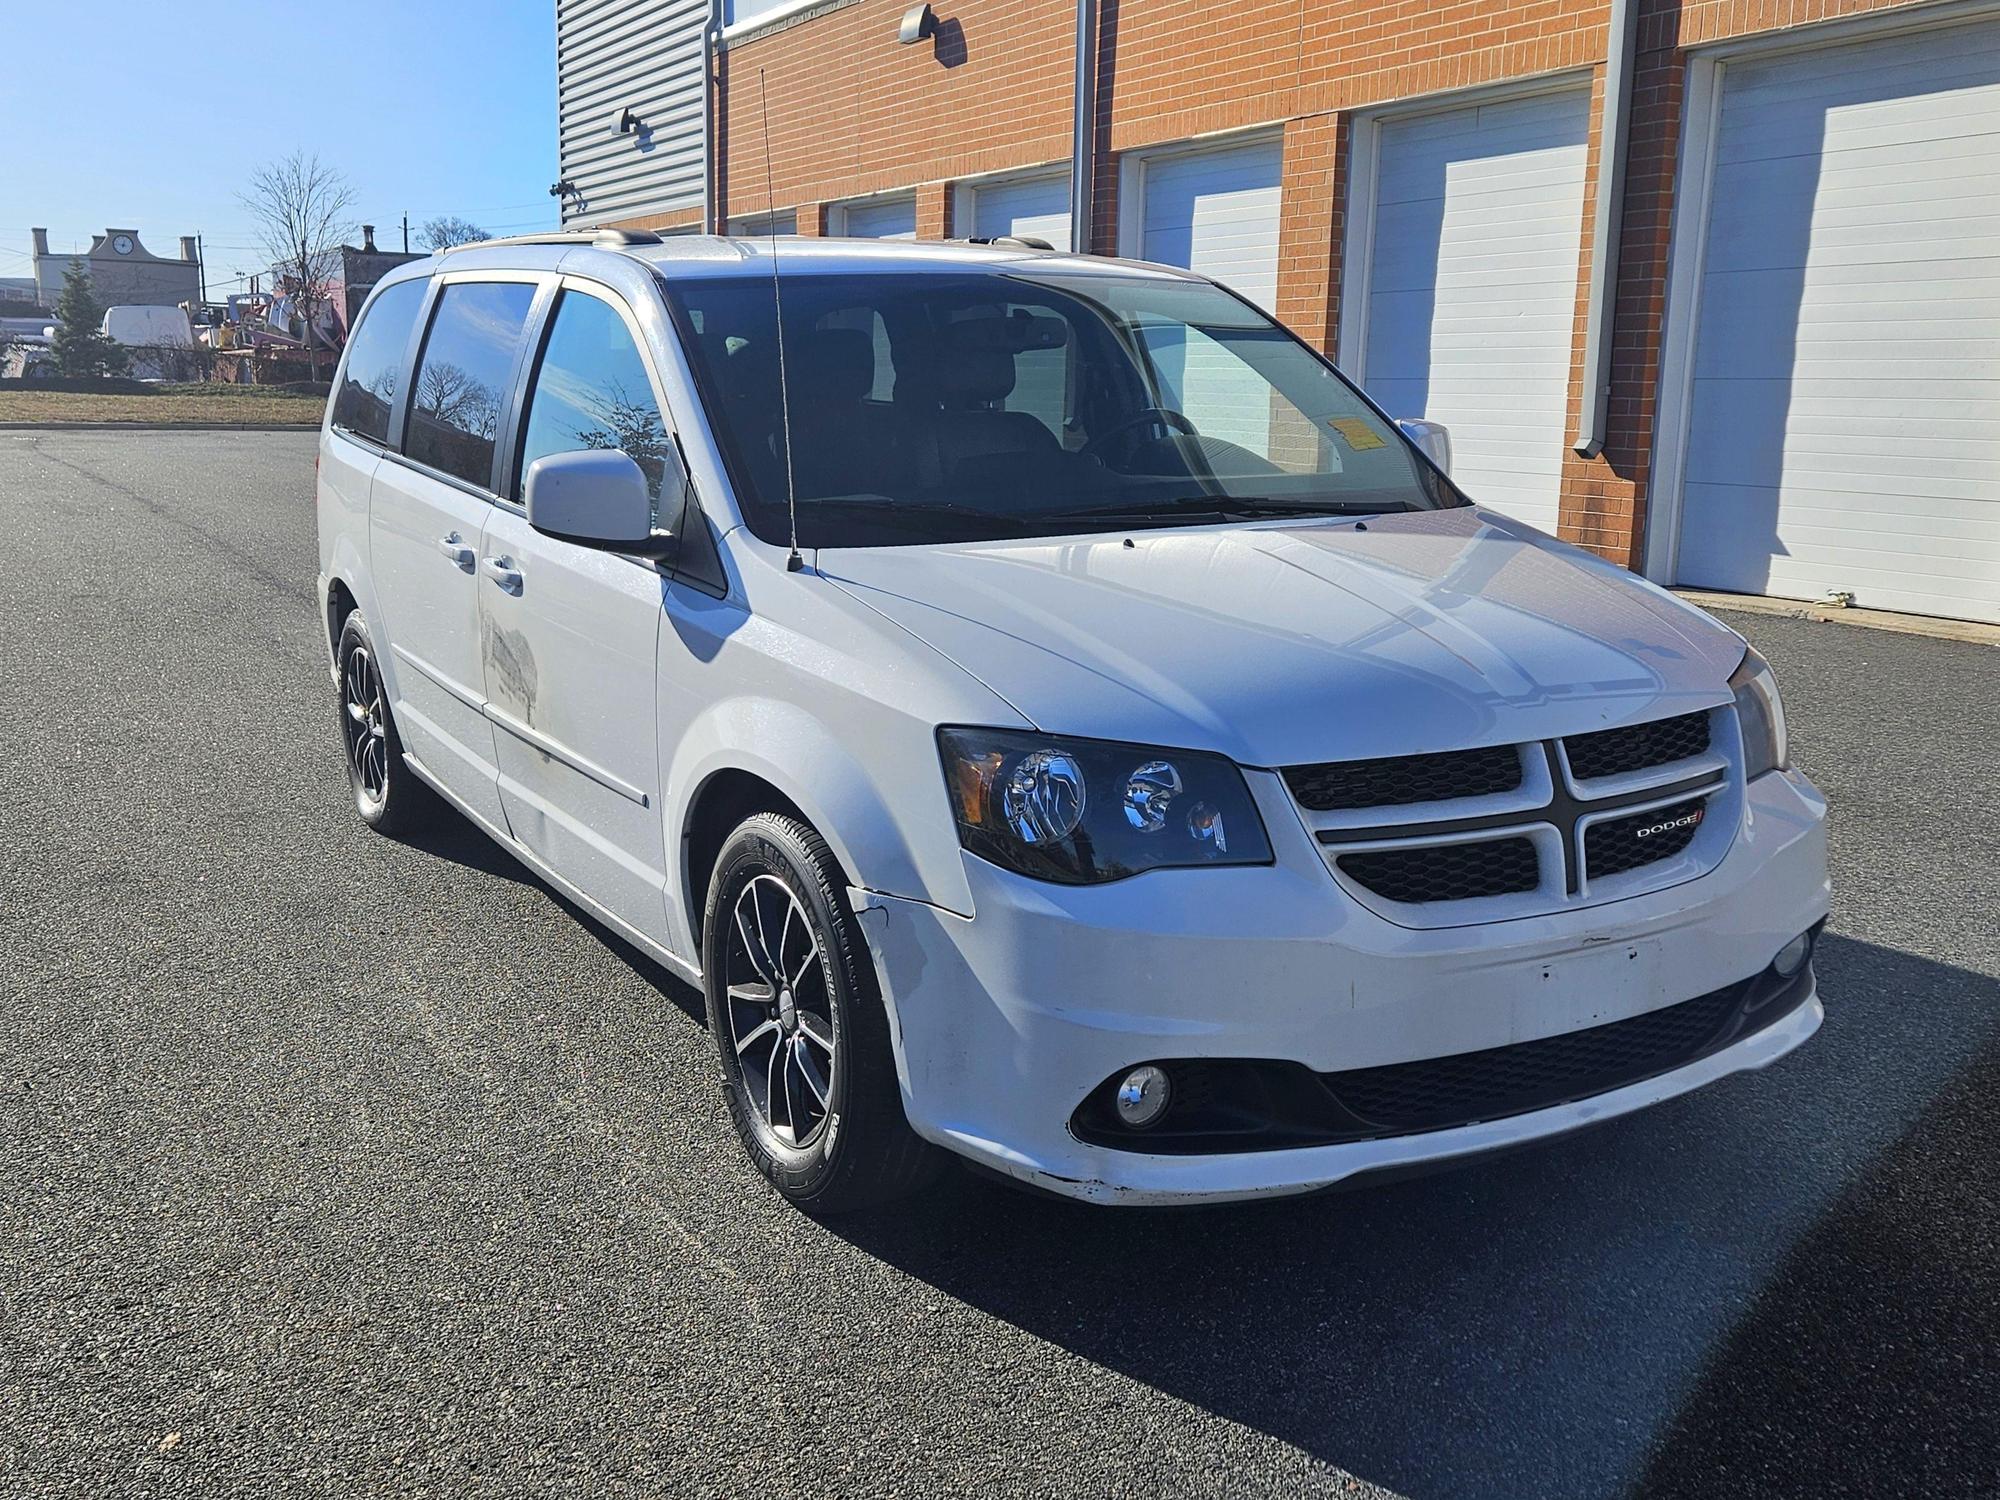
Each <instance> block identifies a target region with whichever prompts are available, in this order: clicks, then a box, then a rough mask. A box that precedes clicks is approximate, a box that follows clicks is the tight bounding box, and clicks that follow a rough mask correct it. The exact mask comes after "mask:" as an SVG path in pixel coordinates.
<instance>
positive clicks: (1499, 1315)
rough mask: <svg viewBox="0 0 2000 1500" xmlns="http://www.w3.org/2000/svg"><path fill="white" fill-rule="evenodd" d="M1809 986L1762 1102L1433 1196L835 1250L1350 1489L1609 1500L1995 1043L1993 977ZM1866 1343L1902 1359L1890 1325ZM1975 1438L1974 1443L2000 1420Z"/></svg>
mask: <svg viewBox="0 0 2000 1500" xmlns="http://www.w3.org/2000/svg"><path fill="white" fill-rule="evenodd" d="M1819 969H1820V982H1821V993H1822V995H1823V997H1824V999H1825V1002H1826V1006H1827V1012H1828V1020H1827V1024H1826V1025H1825V1027H1824V1028H1823V1029H1822V1031H1821V1033H1820V1034H1819V1036H1817V1037H1816V1038H1815V1039H1814V1040H1812V1041H1811V1042H1809V1043H1807V1045H1806V1046H1805V1047H1804V1048H1803V1049H1802V1050H1801V1051H1799V1052H1798V1053H1796V1054H1794V1055H1793V1056H1791V1057H1789V1058H1787V1059H1784V1060H1782V1061H1781V1062H1779V1063H1778V1064H1776V1065H1774V1066H1773V1067H1772V1068H1770V1069H1768V1070H1767V1071H1765V1072H1764V1073H1762V1074H1756V1073H1751V1074H1743V1075H1738V1076H1736V1077H1733V1078H1729V1079H1725V1080H1722V1081H1721V1082H1719V1083H1717V1084H1715V1085H1713V1086H1711V1087H1710V1088H1708V1089H1705V1090H1702V1091H1700V1092H1698V1093H1696V1094H1693V1095H1690V1096H1687V1097H1685V1098H1683V1099H1679V1100H1674V1101H1671V1102H1669V1103H1667V1104H1664V1105H1662V1106H1659V1107H1658V1108H1656V1109H1653V1110H1651V1111H1648V1112H1646V1113H1643V1114H1640V1115H1637V1116H1632V1117H1628V1118H1627V1119H1624V1120H1619V1121H1614V1122H1611V1123H1609V1124H1606V1125H1602V1126H1599V1127H1597V1128H1595V1129H1593V1130H1591V1131H1587V1132H1585V1133H1582V1134H1579V1135H1576V1136H1572V1137H1570V1138H1567V1139H1565V1140H1562V1141H1558V1142H1554V1143H1551V1144H1549V1145H1547V1146H1545V1147H1542V1148H1539V1149H1535V1150H1529V1151H1523V1152H1520V1153H1517V1154H1514V1155H1510V1156H1506V1157H1502V1158H1496V1159H1489V1160H1488V1161H1486V1162H1484V1163H1475V1164H1472V1165H1468V1166H1466V1167H1464V1168H1461V1169H1459V1170H1456V1171H1452V1172H1449V1173H1444V1174H1440V1175H1435V1176H1431V1177H1426V1178H1421V1179H1415V1180H1406V1181H1402V1182H1398V1183H1394V1184H1390V1185H1385V1186H1379V1187H1373V1188H1365V1189H1357V1190H1353V1191H1347V1192H1342V1193H1337V1194H1331V1195H1322V1196H1319V1197H1315V1198H1310V1199H1294V1200H1286V1201H1275V1202H1270V1203H1263V1204H1249V1205H1237V1206H1228V1207H1221V1208H1216V1209H1209V1210H1201V1211H1154V1212H1145V1211H1132V1210H1123V1211H1111V1210H1093V1209H1090V1208H1087V1207H1083V1206H1081V1205H1077V1204H1072V1203H1068V1202H1063V1201H1059V1200H1055V1199H1050V1198H1044V1197H1039V1196H1031V1195H1027V1194H1024V1193H1017V1192H1015V1191H1013V1190H1011V1189H1009V1188H1007V1187H1004V1186H1000V1185H996V1184H994V1183H991V1182H987V1181H985V1180H982V1179H976V1178H973V1177H971V1176H970V1175H968V1174H956V1175H954V1176H953V1177H952V1178H951V1179H948V1180H947V1181H946V1182H945V1183H944V1184H943V1185H941V1186H940V1187H939V1188H938V1189H937V1190H936V1191H935V1192H934V1193H933V1194H932V1195H930V1196H928V1197H926V1198H925V1199H922V1200H919V1201H918V1202H917V1203H915V1204H912V1205H910V1206H909V1207H907V1208H906V1209H904V1210H902V1211H901V1212H898V1213H894V1214H889V1215H883V1216H878V1217H874V1218H871V1219H867V1220H860V1221H854V1220H840V1221H835V1222H833V1223H831V1224H830V1225H829V1227H830V1228H831V1229H832V1230H833V1231H834V1232H835V1233H837V1234H840V1235H842V1236H843V1237H845V1238H847V1239H848V1240H850V1241H851V1242H852V1243H853V1244H855V1245H857V1246H858V1247H860V1248H862V1249H864V1250H866V1251H868V1252H869V1253H871V1254H873V1255H876V1256H878V1257H880V1258H881V1259H883V1260H885V1261H887V1262H889V1263H890V1264H892V1265H894V1266H896V1267H898V1268H899V1269H901V1270H904V1271H906V1272H908V1273H909V1274H910V1275H912V1276H914V1277H917V1278H919V1279H920V1280H922V1281H925V1282H927V1283H929V1284H930V1285H932V1286H934V1287H936V1288H937V1289H938V1290H939V1291H941V1292H943V1293H946V1294H947V1295H949V1296H952V1297H955V1298H958V1299H961V1300H962V1301H964V1302H966V1303H968V1304H970V1305H971V1306H973V1307H976V1308H978V1309H980V1310H982V1311H984V1312H987V1313H989V1314H991V1315H993V1316H995V1317H998V1318H1002V1319H1005V1320H1006V1321H1008V1322H1009V1323H1012V1324H1014V1325H1016V1326H1018V1327H1019V1328H1021V1329H1023V1330H1025V1331H1026V1332H1028V1333H1030V1334H1033V1335H1035V1336H1037V1337H1039V1338H1042V1339H1046V1340H1047V1341H1049V1342H1050V1343H1052V1344H1055V1345H1058V1346H1060V1347H1062V1348H1064V1349H1067V1350H1069V1351H1071V1352H1073V1353H1075V1354H1078V1355H1080V1356H1082V1357H1084V1358H1086V1359H1089V1360H1091V1361H1093V1362H1095V1363H1097V1364H1099V1365H1102V1366H1104V1367H1106V1368H1108V1369H1110V1370H1114V1371H1117V1372H1120V1373H1122V1374H1125V1375H1128V1376H1130V1377H1131V1378H1133V1379H1135V1380H1139V1381H1142V1382H1144V1383H1145V1384H1147V1385H1149V1386H1152V1387H1155V1388H1157V1389H1159V1390H1161V1391H1164V1392H1166V1393H1168V1394H1170V1395H1173V1396H1176V1397H1179V1398H1180V1399H1183V1400H1185V1401H1188V1402H1190V1403H1192V1404H1193V1405H1195V1406H1197V1407H1200V1408H1201V1409H1203V1410H1205V1411H1208V1412H1211V1413H1214V1414H1216V1415H1219V1416H1222V1417H1225V1418H1228V1419H1230V1420H1233V1421H1237V1422H1241V1423H1244V1424H1246V1425H1248V1426H1250V1427H1253V1428H1256V1429H1258V1430H1260V1431H1263V1432H1265V1433H1268V1434H1271V1435H1273V1436H1275V1437H1278V1438H1280V1439H1282V1440H1283V1441H1285V1442H1288V1443H1291V1444H1294V1445H1296V1446H1297V1447H1298V1448H1300V1449H1302V1450H1304V1451H1305V1452H1307V1453H1309V1454H1311V1455H1313V1456H1314V1457H1316V1458H1319V1459H1323V1460H1325V1461H1326V1462H1328V1463H1331V1464H1334V1465H1336V1466H1338V1467H1340V1468H1342V1469H1345V1470H1348V1471H1350V1472H1352V1473H1354V1474H1357V1475H1359V1476H1361V1477H1362V1478H1364V1479H1368V1480H1372V1481H1374V1482H1376V1483H1379V1484H1384V1485H1388V1486H1390V1487H1392V1488H1395V1489H1398V1490H1402V1491H1405V1492H1408V1493H1411V1494H1415V1495H1452V1496H1479V1495H1491V1496H1509V1497H1514V1496H1521V1495H1529V1494H1532V1495H1537V1496H1550V1495H1590V1496H1601V1495H1606V1494H1616V1493H1621V1492H1624V1491H1626V1490H1628V1489H1630V1488H1631V1487H1632V1486H1634V1485H1635V1484H1637V1483H1638V1482H1639V1481H1640V1479H1641V1476H1642V1475H1644V1474H1645V1473H1646V1471H1647V1467H1648V1464H1649V1462H1653V1461H1654V1460H1655V1456H1656V1454H1658V1453H1666V1454H1669V1455H1670V1454H1672V1453H1673V1452H1674V1449H1673V1447H1671V1446H1667V1447H1663V1446H1662V1445H1663V1444H1664V1443H1666V1440H1667V1438H1668V1436H1669V1434H1670V1432H1674V1430H1675V1424H1676V1421H1677V1419H1678V1417H1679V1414H1680V1413H1681V1412H1682V1410H1683V1408H1684V1407H1687V1406H1689V1405H1690V1404H1691V1403H1695V1404H1698V1403H1700V1402H1702V1401H1704V1400H1712V1395H1713V1391H1714V1389H1715V1388H1714V1386H1713V1385H1712V1384H1711V1385H1707V1386H1704V1384H1703V1381H1704V1374H1705V1372H1706V1371H1707V1370H1709V1368H1710V1366H1711V1364H1712V1363H1713V1362H1716V1361H1718V1360H1721V1361H1723V1362H1724V1364H1725V1365H1726V1366H1729V1367H1731V1368H1734V1369H1736V1370H1737V1371H1738V1372H1739V1373H1740V1369H1741V1368H1742V1367H1743V1365H1744V1361H1745V1360H1746V1358H1747V1359H1748V1360H1749V1361H1750V1362H1751V1364H1753V1365H1756V1366H1758V1367H1761V1368H1772V1367H1776V1366H1782V1365H1785V1364H1787V1363H1788V1361H1789V1353H1788V1351H1786V1350H1783V1349H1775V1350H1774V1349H1768V1348H1765V1349H1753V1350H1752V1351H1750V1352H1749V1354H1748V1355H1747V1356H1746V1354H1745V1352H1744V1350H1743V1349H1742V1348H1741V1347H1740V1345H1741V1343H1742V1341H1743V1340H1746V1339H1748V1340H1750V1341H1752V1342H1753V1343H1754V1342H1755V1341H1756V1340H1757V1339H1758V1338H1759V1337H1760V1330H1764V1329H1767V1328H1768V1329H1769V1330H1771V1331H1772V1332H1774V1333H1775V1332H1776V1331H1777V1330H1778V1329H1780V1328H1782V1327H1783V1326H1784V1323H1783V1321H1782V1319H1781V1320H1779V1321H1778V1322H1776V1323H1767V1322H1760V1321H1759V1318H1758V1317H1757V1316H1756V1315H1755V1314H1754V1313H1752V1314H1751V1316H1749V1317H1748V1319H1747V1320H1746V1312H1749V1311H1750V1310H1751V1309H1753V1308H1754V1307H1756V1306H1757V1305H1758V1302H1759V1298H1760V1297H1762V1298H1765V1299H1769V1298H1771V1297H1774V1296H1775V1297H1784V1296H1785V1295H1787V1288H1786V1285H1785V1278H1787V1277H1788V1276H1791V1275H1793V1274H1795V1267H1796V1259H1795V1257H1794V1255H1793V1252H1794V1249H1795V1247H1796V1246H1798V1245H1799V1244H1800V1243H1801V1242H1803V1241H1806V1240H1807V1239H1809V1238H1810V1237H1811V1236H1813V1235H1814V1234H1815V1233H1817V1232H1823V1231H1822V1230H1821V1229H1820V1226H1821V1225H1822V1224H1823V1223H1824V1222H1825V1221H1827V1220H1828V1219H1829V1218H1830V1217H1831V1216H1834V1215H1837V1214H1839V1213H1840V1212H1842V1208H1841V1205H1842V1204H1843V1203H1844V1202H1846V1201H1847V1200H1846V1199H1844V1198H1843V1194H1846V1193H1848V1191H1849V1190H1850V1188H1851V1187H1852V1185H1853V1184H1854V1183H1856V1182H1857V1181H1859V1180H1861V1179H1862V1178H1864V1177H1865V1176H1866V1175H1867V1173H1868V1172H1869V1170H1870V1169H1871V1168H1873V1167H1876V1166H1877V1164H1878V1163H1880V1162H1891V1163H1893V1162H1894V1161H1895V1160H1897V1159H1898V1156H1897V1155H1896V1154H1893V1153H1901V1154H1902V1155H1907V1154H1908V1153H1909V1152H1910V1151H1912V1150H1916V1151H1918V1152H1919V1153H1921V1149H1922V1148H1921V1141H1922V1140H1923V1138H1924V1136H1925V1134H1926V1132H1924V1131H1923V1129H1922V1127H1921V1126H1918V1127H1917V1128H1916V1129H1915V1130H1914V1131H1913V1128H1912V1127H1913V1126H1915V1125H1916V1122H1918V1121H1920V1120H1921V1119H1922V1118H1924V1117H1925V1114H1926V1110H1927V1109H1928V1107H1929V1105H1930V1103H1931V1101H1932V1100H1933V1099H1934V1098H1935V1097H1937V1096H1939V1095H1940V1094H1942V1093H1944V1092H1945V1091H1947V1090H1948V1089H1949V1088H1950V1087H1951V1085H1952V1081H1953V1079H1954V1078H1955V1077H1956V1076H1958V1075H1959V1074H1960V1072H1961V1070H1962V1069H1963V1068H1965V1067H1966V1065H1967V1064H1968V1062H1969V1061H1970V1060H1971V1059H1972V1058H1973V1057H1974V1056H1975V1055H1976V1054H1977V1053H1978V1052H1979V1051H1980V1049H1981V1047H1982V1045H1984V1044H1986V1043H1989V1042H1993V1041H1994V1040H1996V1039H2000V984H1996V982H1995V981H1994V979H1993V978H1991V977H1988V976H1984V975H1980V974H1976V973H1973V972H1971V971H1968V970H1965V969H1959V968H1954V967H1951V966H1948V965H1944V964H1939V963H1934V962H1931V961H1928V960H1926V959H1922V958H1918V957H1915V956H1913V955H1911V954H1907V953H1901V952H1897V951H1894V950H1890V949H1885V948H1881V947H1877V946H1874V945H1871V944H1866V943H1861V942H1856V941H1853V940H1850V939H1845V938H1842V937H1839V936H1837V935H1829V936H1828V937H1827V938H1826V939H1825V941H1824V942H1823V943H1822V945H1821V949H1820V958H1819ZM1906 1137H1907V1139H1905V1138H1906ZM1899 1141H1900V1142H1902V1145H1901V1146H1900V1147H1899V1146H1898V1142H1899ZM1990 1166H1991V1163H1990V1160H1989V1162H1988V1167H1989V1170H1990ZM1885 1170H1893V1167H1889V1168H1885ZM1975 1201H1976V1199H1969V1198H1965V1197H1960V1198H1956V1199H1949V1200H1947V1201H1944V1202H1942V1203H1940V1204H1938V1205H1937V1209H1936V1211H1937V1212H1938V1213H1939V1214H1940V1215H1942V1216H1944V1217H1945V1218H1946V1219H1948V1218H1949V1216H1950V1215H1951V1214H1953V1213H1962V1212H1964V1211H1966V1210H1967V1208H1968V1206H1969V1205H1970V1204H1972V1203H1973V1202H1975ZM1929 1211H1930V1210H1929V1209H1928V1208H1927V1207H1925V1206H1923V1205H1918V1206H1916V1207H1915V1208H1913V1210H1912V1212H1915V1213H1918V1214H1923V1213H1926V1212H1929ZM1986 1232H1987V1226H1981V1225H1972V1226H1968V1225H1964V1224H1957V1225H1955V1226H1954V1225H1951V1224H1948V1223H1941V1224H1939V1225H1935V1226H1932V1225H1928V1224H1919V1225H1916V1226H1912V1227H1911V1229H1910V1230H1909V1233H1910V1234H1911V1235H1912V1236H1913V1237H1914V1238H1915V1239H1917V1240H1919V1241H1921V1240H1922V1239H1923V1238H1924V1237H1925V1236H1926V1235H1927V1234H1930V1233H1937V1234H1947V1235H1959V1236H1963V1235H1965V1234H1968V1233H1975V1234H1983V1233H1986ZM1826 1285H1827V1287H1828V1292H1829V1295H1837V1294H1839V1291H1840V1288H1841V1286H1842V1285H1843V1283H1841V1282H1839V1281H1837V1280H1836V1281H1833V1282H1829V1283H1826ZM1866 1326H1867V1328H1868V1330H1869V1336H1870V1337H1871V1338H1874V1339H1877V1340H1883V1339H1893V1338H1894V1337H1895V1336H1896V1332H1897V1325H1896V1324H1895V1323H1894V1321H1893V1320H1892V1319H1888V1318H1883V1317H1879V1316H1878V1317H1875V1318H1872V1319H1870V1320H1869V1321H1868V1322H1867V1325H1866ZM1914 1327H1915V1325H1912V1328H1913V1331H1914ZM1880 1352H1882V1351H1879V1350H1878V1353H1880ZM1885 1357H1886V1356H1885ZM1865 1363H1866V1362H1857V1363H1854V1364H1850V1365H1849V1366H1840V1367H1834V1368H1832V1369H1830V1370H1829V1371H1827V1374H1826V1378H1827V1379H1828V1380H1829V1381H1830V1382H1831V1383H1832V1388H1829V1389H1825V1390H1820V1391H1817V1392H1816V1393H1815V1397H1816V1399H1815V1400H1812V1401H1805V1402H1798V1403H1795V1404H1794V1406H1793V1407H1792V1408H1791V1410H1792V1412H1793V1415H1794V1417H1795V1419H1796V1420H1797V1421H1798V1422H1801V1423H1804V1424H1807V1425H1808V1426H1810V1425H1811V1424H1814V1423H1823V1424H1825V1425H1826V1426H1827V1428H1828V1429H1829V1430H1833V1429H1835V1428H1838V1427H1840V1426H1843V1425H1851V1424H1854V1423H1856V1422H1858V1421H1861V1420H1863V1414H1869V1413H1873V1412H1875V1410H1876V1404H1877V1403H1878V1401H1879V1400H1880V1399H1881V1397H1882V1392H1881V1391H1879V1390H1878V1389H1876V1388H1875V1387H1874V1386H1873V1385H1871V1384H1870V1383H1869V1382H1868V1380H1867V1378H1866V1375H1865ZM1850 1377H1851V1378H1850ZM1704 1392H1706V1393H1707V1394H1704ZM1983 1399H1984V1400H1985V1401H1987V1402H1988V1403H1989V1404H1990V1403H1991V1402H1992V1400H1993V1391H1992V1389H1991V1387H1990V1385H1989V1386H1988V1387H1987V1388H1986V1389H1985V1392H1984V1398H1983ZM1975 1417H1976V1419H1978V1420H1983V1421H1984V1422H1986V1423H1987V1424H1988V1425H1989V1426H1990V1425H1992V1424H1993V1423H1995V1422H1996V1421H2000V1411H1991V1410H1989V1411H1985V1412H1981V1413H1976V1414H1975ZM1815 1435H1816V1434H1815V1433H1813V1432H1811V1431H1802V1432H1798V1433H1795V1434H1794V1437H1795V1438H1796V1439H1797V1440H1798V1441H1801V1442H1810V1441H1811V1440H1812V1439H1813V1438H1814V1437H1815ZM1683 1446H1684V1447H1686V1446H1687V1445H1686V1444H1685V1443H1684V1444H1683ZM1654 1472H1655V1476H1656V1479H1655V1482H1657V1474H1658V1469H1657V1467H1656V1468H1655V1471H1654ZM1210 1481H1218V1482H1215V1483H1211V1482H1210ZM1196 1487H1197V1488H1202V1489H1209V1488H1215V1487H1220V1488H1223V1489H1226V1488H1227V1484H1226V1477H1219V1476H1204V1481H1203V1482H1202V1483H1200V1484H1198V1485H1197V1486H1196ZM1723 1488H1724V1489H1725V1490H1726V1489H1727V1488H1728V1486H1727V1485H1726V1484H1725V1485H1724V1486H1723Z"/></svg>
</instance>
